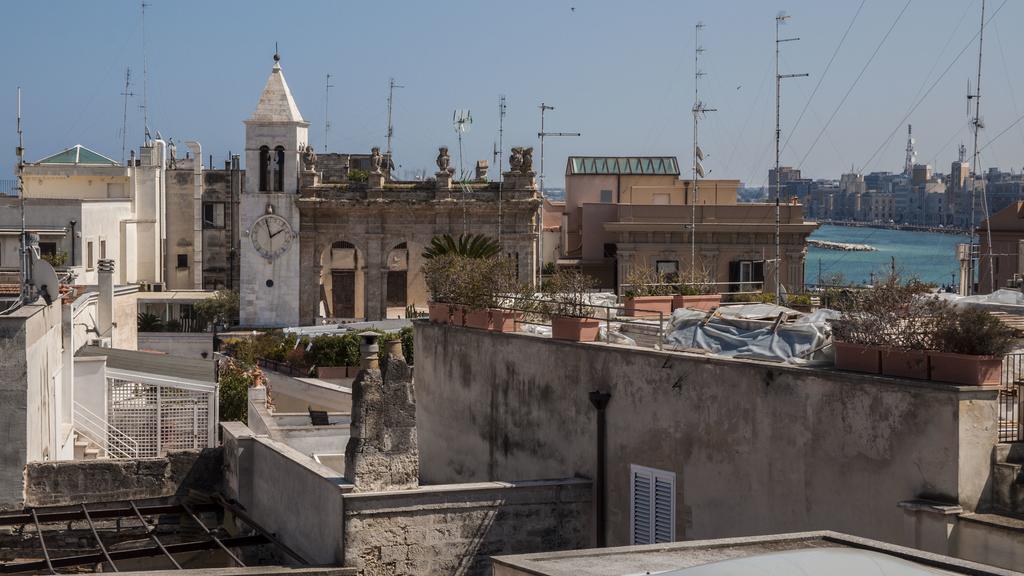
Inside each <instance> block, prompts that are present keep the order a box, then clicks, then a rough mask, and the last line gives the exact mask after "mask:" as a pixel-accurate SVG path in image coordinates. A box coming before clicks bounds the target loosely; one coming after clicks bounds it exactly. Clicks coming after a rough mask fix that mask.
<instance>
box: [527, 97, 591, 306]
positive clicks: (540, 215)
mask: <svg viewBox="0 0 1024 576" xmlns="http://www.w3.org/2000/svg"><path fill="white" fill-rule="evenodd" d="M554 109H555V107H554V106H548V105H547V104H545V103H543V102H541V103H540V132H538V133H537V137H538V138H540V204H539V205H538V206H537V270H536V276H535V277H534V281H535V282H536V286H538V287H539V286H540V275H541V272H542V271H543V269H544V138H546V137H548V136H579V135H580V133H579V132H545V131H544V113H545V112H547V111H548V110H554Z"/></svg>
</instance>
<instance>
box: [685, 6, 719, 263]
mask: <svg viewBox="0 0 1024 576" xmlns="http://www.w3.org/2000/svg"><path fill="white" fill-rule="evenodd" d="M703 30H704V23H703V22H698V23H697V26H696V31H695V33H694V52H693V166H692V168H693V198H690V282H691V283H692V282H693V281H694V280H695V274H696V266H697V198H698V197H699V189H700V184H699V181H700V178H703V177H704V167H703V166H702V165H701V163H700V162H701V160H703V159H704V151H703V150H701V148H700V146H699V145H698V144H697V123H698V122H699V120H700V117H701V115H702V114H704V113H705V112H717V111H718V110H717V109H716V108H708V107H706V106H705V105H704V103H703V102H701V101H700V79H701V77H702V76H704V71H703V70H701V69H700V57H701V55H702V54H704V47H703V46H701V44H700V38H701V32H702V31H703ZM716 280H717V278H716Z"/></svg>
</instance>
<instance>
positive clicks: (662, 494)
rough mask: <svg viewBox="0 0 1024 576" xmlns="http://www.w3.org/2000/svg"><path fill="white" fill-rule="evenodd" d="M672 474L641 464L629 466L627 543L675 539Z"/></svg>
mask: <svg viewBox="0 0 1024 576" xmlns="http://www.w3.org/2000/svg"><path fill="white" fill-rule="evenodd" d="M675 483H676V475H675V474H674V473H672V472H666V471H664V470H655V469H653V468H646V467H644V466H637V465H635V464H634V465H631V466H630V483H629V484H630V515H629V528H630V543H631V544H658V543H662V542H673V541H675V535H676V532H675Z"/></svg>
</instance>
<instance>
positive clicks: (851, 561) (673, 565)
mask: <svg viewBox="0 0 1024 576" xmlns="http://www.w3.org/2000/svg"><path fill="white" fill-rule="evenodd" d="M492 561H493V564H494V574H495V575H496V576H518V575H531V576H573V575H576V574H589V575H593V576H639V575H645V574H664V576H675V575H680V576H688V575H691V574H692V575H694V576H705V575H725V574H729V575H731V576H743V575H745V574H751V575H755V574H756V575H763V574H835V575H844V574H851V575H852V574H861V575H870V574H879V575H882V574H884V575H887V576H901V575H906V576H909V575H914V574H983V575H988V574H992V575H996V574H998V575H1006V574H1016V572H1011V571H1009V570H1003V569H1001V568H996V567H993V566H986V565H983V564H977V563H974V562H967V561H965V560H960V559H957V558H952V557H950V556H942V555H939V554H931V553H928V552H922V551H920V550H914V549H912V548H905V547H903V546H895V545H891V544H885V543H883V542H878V541H876V540H869V539H867V538H858V537H856V536H849V535H846V534H840V533H837V532H828V531H822V532H802V533H796V534H781V535H772V536H754V537H748V538H723V539H718V540H694V541H690V542H674V543H671V544H653V545H649V546H623V547H619V548H602V549H591V550H572V551H568V552H549V553H541V554H519V555H515V556H495V557H493V558H492ZM830 562H831V563H830ZM808 570H812V571H808Z"/></svg>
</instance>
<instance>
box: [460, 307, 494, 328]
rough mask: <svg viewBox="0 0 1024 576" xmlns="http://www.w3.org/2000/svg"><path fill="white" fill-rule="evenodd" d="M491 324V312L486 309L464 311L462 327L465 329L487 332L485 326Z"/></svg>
mask: <svg viewBox="0 0 1024 576" xmlns="http://www.w3.org/2000/svg"><path fill="white" fill-rule="evenodd" d="M490 322H491V312H490V311H489V310H487V309H486V308H484V309H482V310H473V309H468V308H467V309H466V310H465V321H464V324H463V325H464V326H465V327H466V328H479V329H480V330H487V326H488V325H489V324H490Z"/></svg>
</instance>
